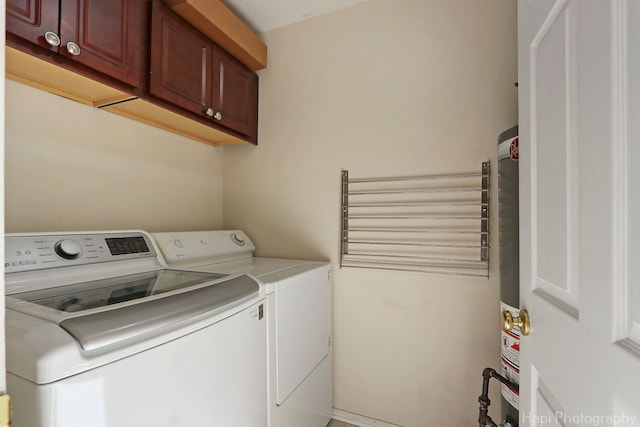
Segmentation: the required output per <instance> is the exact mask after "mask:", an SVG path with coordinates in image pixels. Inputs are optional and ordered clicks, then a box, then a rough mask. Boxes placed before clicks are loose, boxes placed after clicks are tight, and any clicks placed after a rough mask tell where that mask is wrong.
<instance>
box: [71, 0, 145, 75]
mask: <svg viewBox="0 0 640 427" xmlns="http://www.w3.org/2000/svg"><path fill="white" fill-rule="evenodd" d="M60 4H61V12H60V39H61V45H60V54H61V55H64V56H67V57H70V58H72V59H74V60H75V61H78V62H80V63H82V64H84V65H87V66H89V67H91V68H93V69H95V70H98V71H100V72H102V73H104V74H106V75H109V76H111V77H113V78H115V79H118V80H120V81H122V82H125V83H128V84H130V85H132V86H135V87H139V86H141V85H142V77H143V67H142V64H143V62H142V61H143V55H144V49H143V47H144V45H145V39H144V37H145V34H144V28H145V27H146V26H145V25H144V21H145V13H144V11H145V1H144V0H109V1H104V0H62V1H61V3H60Z"/></svg>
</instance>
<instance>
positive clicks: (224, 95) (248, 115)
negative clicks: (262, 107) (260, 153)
mask: <svg viewBox="0 0 640 427" xmlns="http://www.w3.org/2000/svg"><path fill="white" fill-rule="evenodd" d="M213 76H214V82H213V110H214V118H216V117H217V119H216V120H219V122H220V124H222V125H224V126H226V127H228V128H231V129H235V130H236V131H238V132H240V133H242V134H244V135H248V136H251V137H254V138H255V137H257V134H258V76H257V75H256V73H254V72H252V71H251V70H249V69H248V68H246V67H245V66H244V65H242V64H240V62H238V61H237V60H236V59H235V58H233V57H232V56H231V55H229V54H228V53H227V52H225V51H224V50H222V49H220V48H219V47H217V46H216V47H214V49H213ZM216 112H217V113H219V114H218V115H217V116H216V115H215V113H216Z"/></svg>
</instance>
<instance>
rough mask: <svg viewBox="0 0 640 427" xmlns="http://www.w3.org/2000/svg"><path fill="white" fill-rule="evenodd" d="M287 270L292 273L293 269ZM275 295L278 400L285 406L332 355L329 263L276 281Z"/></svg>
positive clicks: (279, 403)
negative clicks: (299, 386)
mask: <svg viewBox="0 0 640 427" xmlns="http://www.w3.org/2000/svg"><path fill="white" fill-rule="evenodd" d="M306 268H309V267H308V266H307V267H306ZM293 270H296V269H293ZM287 272H288V273H289V274H291V272H292V270H288V271H287ZM272 297H274V299H275V304H274V305H275V307H274V308H275V331H276V333H275V336H276V338H275V341H276V343H275V346H276V349H275V350H276V399H277V402H276V403H277V404H278V405H281V404H282V403H283V402H284V401H285V400H286V399H287V397H289V395H290V394H291V393H292V392H293V390H295V388H296V387H297V386H298V385H299V384H300V383H302V381H303V380H304V379H305V378H306V377H307V376H308V375H309V374H310V373H311V372H312V371H313V370H314V369H315V367H316V366H318V364H319V363H320V362H321V361H322V360H323V359H324V358H325V357H326V356H327V355H328V354H329V347H330V336H331V283H330V279H329V265H328V264H327V265H321V266H319V267H318V268H315V269H313V270H309V271H305V272H303V273H301V274H297V275H293V276H291V277H288V278H286V279H283V280H280V281H278V282H276V284H275V292H274V294H273V295H272Z"/></svg>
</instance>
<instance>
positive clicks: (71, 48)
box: [67, 42, 80, 56]
mask: <svg viewBox="0 0 640 427" xmlns="http://www.w3.org/2000/svg"><path fill="white" fill-rule="evenodd" d="M67 52H69V53H70V54H71V55H73V56H78V55H80V46H78V45H77V44H76V43H75V42H69V43H67Z"/></svg>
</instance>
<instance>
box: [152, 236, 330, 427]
mask: <svg viewBox="0 0 640 427" xmlns="http://www.w3.org/2000/svg"><path fill="white" fill-rule="evenodd" d="M153 237H154V239H156V243H157V244H158V246H159V248H160V250H161V252H162V254H163V256H164V258H165V261H166V262H167V264H168V265H170V266H171V267H174V268H181V269H189V270H193V271H198V272H214V273H219V274H230V275H235V274H247V275H249V276H251V277H254V278H256V279H257V280H258V281H259V282H261V284H262V286H263V289H264V292H265V294H266V317H267V343H268V351H267V364H268V414H269V417H268V418H269V424H268V425H269V426H270V427H324V426H326V425H327V424H328V423H329V421H330V419H331V415H332V412H333V394H332V385H333V383H332V375H333V372H332V371H333V369H332V354H331V328H332V326H331V316H332V314H331V307H332V295H331V266H330V264H329V263H326V262H314V261H302V260H285V259H274V258H258V257H254V256H253V253H254V251H255V246H254V245H253V243H252V242H251V240H250V239H249V238H248V237H247V236H246V234H244V233H243V232H242V231H239V230H225V231H197V232H173V233H155V234H153Z"/></svg>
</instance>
